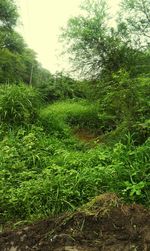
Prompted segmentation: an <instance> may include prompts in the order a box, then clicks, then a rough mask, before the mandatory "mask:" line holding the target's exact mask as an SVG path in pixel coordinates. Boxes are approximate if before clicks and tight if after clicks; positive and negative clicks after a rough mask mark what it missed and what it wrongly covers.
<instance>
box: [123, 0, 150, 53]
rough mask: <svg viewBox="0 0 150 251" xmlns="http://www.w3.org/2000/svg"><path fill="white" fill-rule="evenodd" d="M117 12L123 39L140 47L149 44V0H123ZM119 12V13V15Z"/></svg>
mask: <svg viewBox="0 0 150 251" xmlns="http://www.w3.org/2000/svg"><path fill="white" fill-rule="evenodd" d="M121 6H122V9H121V13H119V16H120V17H121V19H120V18H119V26H120V28H121V29H122V35H123V36H124V35H125V39H126V40H127V39H130V40H131V41H132V43H133V44H134V46H136V47H137V48H139V49H140V47H143V46H147V45H148V46H149V38H150V18H149V17H150V4H149V0H142V1H141V0H123V1H122V2H121ZM120 14H121V15H120Z"/></svg>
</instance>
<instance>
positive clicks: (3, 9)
mask: <svg viewBox="0 0 150 251" xmlns="http://www.w3.org/2000/svg"><path fill="white" fill-rule="evenodd" d="M17 18H18V13H17V8H16V6H15V4H14V1H13V0H0V28H2V27H5V28H7V29H11V28H13V27H14V26H15V25H16V22H17Z"/></svg>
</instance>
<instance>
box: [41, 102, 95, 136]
mask: <svg viewBox="0 0 150 251" xmlns="http://www.w3.org/2000/svg"><path fill="white" fill-rule="evenodd" d="M40 119H41V121H42V124H43V125H44V128H46V129H47V130H48V131H49V132H54V131H57V132H59V134H63V133H67V132H69V130H70V129H69V126H71V127H75V126H76V127H79V128H88V129H90V130H93V131H95V130H98V128H99V117H98V106H97V105H96V104H90V103H88V102H86V101H80V102H79V101H78V102H74V101H71V100H70V101H63V102H56V103H54V104H53V105H49V106H47V107H46V108H45V109H42V110H41V113H40Z"/></svg>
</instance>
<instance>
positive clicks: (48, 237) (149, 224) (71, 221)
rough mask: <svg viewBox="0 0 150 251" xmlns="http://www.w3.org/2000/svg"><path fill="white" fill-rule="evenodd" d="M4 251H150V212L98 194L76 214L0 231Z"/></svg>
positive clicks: (111, 196)
mask: <svg viewBox="0 0 150 251" xmlns="http://www.w3.org/2000/svg"><path fill="white" fill-rule="evenodd" d="M0 250H1V251H26V250H27V251H29V250H30V251H31V250H38V251H52V250H54V251H63V250H64V251H65V250H66V251H150V211H149V210H147V209H145V208H144V207H142V206H140V205H135V204H134V205H129V206H128V205H124V204H122V203H121V202H120V200H119V199H118V198H117V196H116V195H115V194H111V193H109V194H104V195H100V196H97V197H96V198H95V199H93V200H92V201H91V202H89V203H88V204H86V205H85V206H83V207H82V208H80V210H77V211H76V212H74V213H70V214H65V215H62V216H59V217H56V218H50V219H48V220H45V221H40V222H37V223H35V224H32V225H28V226H25V227H22V228H21V229H18V230H15V231H11V230H10V231H5V232H2V233H1V234H0Z"/></svg>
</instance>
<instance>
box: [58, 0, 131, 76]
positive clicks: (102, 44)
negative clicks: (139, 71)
mask: <svg viewBox="0 0 150 251" xmlns="http://www.w3.org/2000/svg"><path fill="white" fill-rule="evenodd" d="M81 9H82V13H83V14H82V15H80V16H77V17H73V18H71V19H70V20H69V21H68V25H67V28H66V29H64V30H63V33H62V38H63V39H64V40H65V41H66V40H67V52H69V53H70V54H69V55H70V59H71V61H72V62H73V65H74V67H75V69H76V70H78V71H80V73H81V74H82V76H83V75H84V76H88V77H92V78H99V77H100V76H101V75H102V74H103V73H107V74H108V73H112V72H114V71H118V70H119V69H120V68H126V69H127V70H128V69H129V68H130V66H131V65H134V53H133V52H134V50H133V49H132V48H131V47H130V46H128V45H127V44H126V43H125V42H124V41H123V40H121V37H119V35H118V31H115V30H114V29H113V28H111V27H110V25H108V21H109V18H110V17H109V14H108V7H107V4H106V1H105V0H94V1H93V0H86V1H84V3H83V5H82V6H81Z"/></svg>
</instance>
